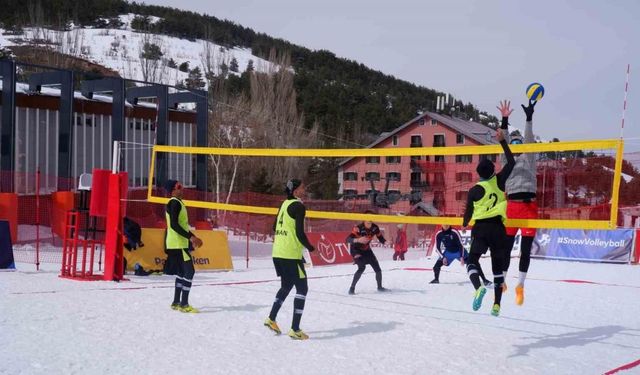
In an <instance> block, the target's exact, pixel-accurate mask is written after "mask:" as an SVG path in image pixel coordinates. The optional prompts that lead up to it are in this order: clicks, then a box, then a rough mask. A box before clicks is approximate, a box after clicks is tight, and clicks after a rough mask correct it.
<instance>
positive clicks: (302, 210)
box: [273, 197, 314, 251]
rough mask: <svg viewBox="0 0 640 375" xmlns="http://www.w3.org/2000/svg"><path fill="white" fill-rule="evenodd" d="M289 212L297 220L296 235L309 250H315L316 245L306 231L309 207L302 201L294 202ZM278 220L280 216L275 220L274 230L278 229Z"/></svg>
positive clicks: (288, 209)
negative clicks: (306, 216)
mask: <svg viewBox="0 0 640 375" xmlns="http://www.w3.org/2000/svg"><path fill="white" fill-rule="evenodd" d="M287 199H295V198H294V197H289V198H287ZM287 213H288V214H289V216H291V217H292V218H293V219H294V220H295V221H296V237H297V238H298V241H300V243H301V244H302V246H304V247H305V248H306V249H307V250H309V251H313V250H314V247H313V245H311V242H309V239H308V238H307V235H306V234H305V233H304V218H305V215H306V214H307V208H306V207H305V206H304V204H303V203H302V202H300V201H296V202H293V203H291V204H290V205H289V207H288V208H287ZM277 221H278V216H276V220H275V221H274V222H273V231H274V232H275V231H276V223H277Z"/></svg>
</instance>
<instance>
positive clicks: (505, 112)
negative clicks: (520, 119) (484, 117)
mask: <svg viewBox="0 0 640 375" xmlns="http://www.w3.org/2000/svg"><path fill="white" fill-rule="evenodd" d="M510 107H511V101H509V100H506V99H505V100H502V101H500V106H499V107H496V108H498V110H499V111H500V114H501V115H502V117H509V116H510V115H511V113H512V112H513V109H511V108H510Z"/></svg>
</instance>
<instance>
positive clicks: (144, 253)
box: [124, 228, 233, 271]
mask: <svg viewBox="0 0 640 375" xmlns="http://www.w3.org/2000/svg"><path fill="white" fill-rule="evenodd" d="M164 232H165V230H164V229H157V228H142V242H144V247H139V248H138V249H137V250H132V251H129V250H126V249H125V250H124V257H125V258H126V259H127V270H129V271H132V270H133V267H134V266H135V264H136V263H139V264H140V265H141V266H142V268H144V269H145V270H147V271H149V270H162V268H163V266H164V262H165V261H166V260H167V254H165V252H164ZM192 232H193V233H194V234H195V235H196V236H198V237H199V238H200V239H201V240H202V247H200V248H199V249H196V250H194V251H193V252H192V253H191V255H192V257H193V263H194V266H195V269H196V270H232V269H233V263H232V261H231V253H230V252H229V244H228V242H227V233H226V232H224V231H219V230H195V231H192Z"/></svg>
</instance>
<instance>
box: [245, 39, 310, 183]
mask: <svg viewBox="0 0 640 375" xmlns="http://www.w3.org/2000/svg"><path fill="white" fill-rule="evenodd" d="M290 61H291V60H290V56H289V54H287V53H284V54H281V55H278V54H277V53H276V51H275V50H271V53H270V57H269V62H270V64H269V65H268V66H267V67H266V68H263V69H261V70H266V71H267V73H256V72H253V73H252V75H251V115H252V117H254V118H255V119H256V121H257V122H258V123H259V124H260V127H259V131H258V133H257V134H256V136H257V137H258V142H259V143H260V146H261V147H265V148H308V147H312V146H313V145H315V143H316V139H317V131H318V127H317V125H315V126H314V127H313V128H312V129H306V128H305V127H304V123H305V121H304V115H303V114H301V113H300V112H298V108H297V96H296V91H295V87H294V73H293V71H292V68H291V64H290ZM309 163H310V160H309V159H308V158H289V157H287V158H283V157H278V158H274V160H270V163H269V166H268V167H269V170H270V172H271V182H273V183H275V184H278V183H281V182H283V181H286V180H287V179H288V178H290V177H291V176H294V175H295V176H304V175H305V174H306V170H307V167H308V166H309Z"/></svg>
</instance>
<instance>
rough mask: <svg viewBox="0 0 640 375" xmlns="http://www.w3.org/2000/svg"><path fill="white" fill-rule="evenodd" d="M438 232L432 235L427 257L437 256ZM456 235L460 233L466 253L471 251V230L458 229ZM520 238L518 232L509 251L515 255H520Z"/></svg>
mask: <svg viewBox="0 0 640 375" xmlns="http://www.w3.org/2000/svg"><path fill="white" fill-rule="evenodd" d="M440 230H441V228H438V230H436V231H435V233H434V234H433V239H432V240H431V243H432V246H430V247H429V249H428V250H427V256H431V255H432V254H436V255H437V254H438V252H437V251H436V247H437V246H438V243H437V242H436V236H437V235H438V232H439V231H440ZM458 233H460V238H461V240H462V246H463V247H464V248H465V249H466V250H467V251H469V250H470V249H471V229H468V230H461V229H458ZM520 238H521V236H520V231H519V230H518V233H516V237H515V241H514V242H513V248H512V249H511V252H516V254H515V255H519V254H520ZM443 250H444V249H443ZM487 254H489V253H487Z"/></svg>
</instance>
